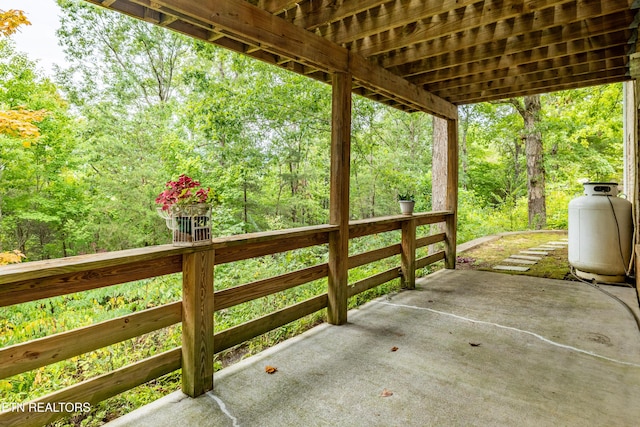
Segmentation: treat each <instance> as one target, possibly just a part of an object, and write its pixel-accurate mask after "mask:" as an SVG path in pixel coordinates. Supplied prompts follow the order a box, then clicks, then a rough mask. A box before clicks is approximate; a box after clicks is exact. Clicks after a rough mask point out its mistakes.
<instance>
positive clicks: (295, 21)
mask: <svg viewBox="0 0 640 427" xmlns="http://www.w3.org/2000/svg"><path fill="white" fill-rule="evenodd" d="M88 1H91V2H93V3H97V4H101V5H102V6H105V7H108V8H110V9H115V10H119V11H121V12H124V13H127V14H129V15H132V16H135V17H137V18H140V19H145V20H147V21H149V22H153V23H156V24H158V25H162V26H165V27H167V28H171V29H174V30H176V31H180V32H182V33H185V34H188V35H190V36H192V37H197V38H200V39H202V40H207V41H209V42H212V43H215V44H218V45H220V46H223V47H225V48H228V49H232V50H234V51H236V52H240V53H244V54H247V55H249V56H251V57H254V58H257V59H260V60H262V61H265V62H268V63H271V64H274V65H276V66H280V67H282V68H285V69H288V70H293V71H295V72H297V73H300V74H304V75H307V76H309V77H312V78H314V79H317V80H320V81H323V82H328V81H330V80H331V74H333V73H341V72H349V73H351V75H352V77H353V79H354V84H353V87H354V93H358V94H362V95H363V96H366V97H368V98H370V99H373V100H376V101H380V102H383V103H386V104H388V105H391V106H394V107H396V108H400V109H404V110H408V111H415V110H421V111H427V112H430V113H432V114H435V115H439V116H441V117H449V116H455V107H454V105H452V104H463V103H471V102H479V101H481V100H483V99H484V98H483V97H486V99H487V100H495V99H500V97H512V96H515V95H514V94H525V95H526V94H528V93H531V94H533V93H541V91H553V90H560V89H570V88H572V87H575V88H579V87H584V86H586V85H593V84H599V83H601V82H613V81H624V80H629V79H631V75H630V73H629V55H630V54H632V53H634V52H636V50H637V48H638V43H640V42H639V40H638V25H639V24H640V0H435V1H424V0H358V1H354V0H298V1H296V0H248V1H244V0H102V1H101V0H88Z"/></svg>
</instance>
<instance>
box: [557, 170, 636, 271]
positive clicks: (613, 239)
mask: <svg viewBox="0 0 640 427" xmlns="http://www.w3.org/2000/svg"><path fill="white" fill-rule="evenodd" d="M584 194H585V195H584V196H581V197H578V198H575V199H573V200H571V202H569V263H570V264H571V265H572V266H573V267H574V268H575V274H576V275H577V276H578V277H581V278H583V279H587V280H593V279H595V280H596V281H598V282H611V283H622V282H624V281H625V277H626V269H627V268H628V265H629V259H630V258H631V241H632V237H633V219H632V214H631V203H630V202H629V201H628V200H625V199H622V198H620V197H616V196H617V195H618V184H617V183H614V182H588V183H585V184H584Z"/></svg>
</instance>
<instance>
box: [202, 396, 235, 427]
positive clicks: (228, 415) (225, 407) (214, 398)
mask: <svg viewBox="0 0 640 427" xmlns="http://www.w3.org/2000/svg"><path fill="white" fill-rule="evenodd" d="M207 396H209V397H210V398H212V399H213V400H214V401H215V402H216V403H217V404H218V407H220V410H221V411H222V413H224V414H225V415H226V416H227V418H229V419H230V420H231V422H232V423H233V427H240V423H238V419H237V418H236V417H234V416H233V415H232V414H231V412H229V410H228V409H227V405H225V404H224V402H223V401H222V399H220V398H219V397H218V396H216V395H215V394H213V392H212V391H209V392H207Z"/></svg>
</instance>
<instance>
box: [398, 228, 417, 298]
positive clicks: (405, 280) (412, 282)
mask: <svg viewBox="0 0 640 427" xmlns="http://www.w3.org/2000/svg"><path fill="white" fill-rule="evenodd" d="M400 259H401V262H402V264H401V268H402V287H403V288H405V289H415V288H416V220H415V219H413V218H412V219H410V220H408V221H404V222H403V223H402V253H401V254H400Z"/></svg>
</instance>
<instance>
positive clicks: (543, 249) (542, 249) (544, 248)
mask: <svg viewBox="0 0 640 427" xmlns="http://www.w3.org/2000/svg"><path fill="white" fill-rule="evenodd" d="M559 248H560V247H559V246H540V247H538V248H529V250H530V251H554V250H556V249H559Z"/></svg>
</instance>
